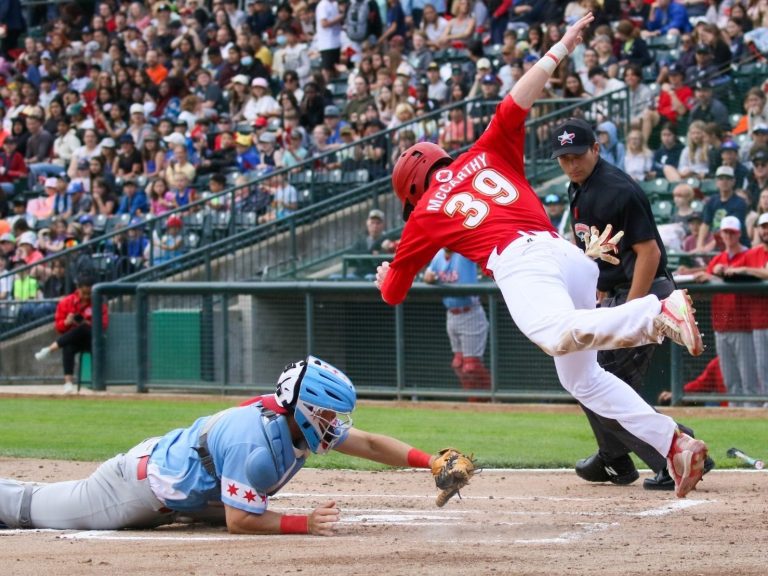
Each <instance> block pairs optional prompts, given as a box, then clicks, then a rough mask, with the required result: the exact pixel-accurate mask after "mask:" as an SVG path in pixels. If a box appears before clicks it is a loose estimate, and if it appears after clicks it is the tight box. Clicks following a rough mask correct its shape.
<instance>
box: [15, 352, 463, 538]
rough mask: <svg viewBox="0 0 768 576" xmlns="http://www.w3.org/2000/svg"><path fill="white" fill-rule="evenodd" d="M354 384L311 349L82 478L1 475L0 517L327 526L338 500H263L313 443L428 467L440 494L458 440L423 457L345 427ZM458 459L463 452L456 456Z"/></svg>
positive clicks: (236, 528) (450, 481) (87, 524)
mask: <svg viewBox="0 0 768 576" xmlns="http://www.w3.org/2000/svg"><path fill="white" fill-rule="evenodd" d="M355 402H356V393H355V388H354V386H353V385H352V382H350V380H349V378H347V377H346V375H344V373H342V372H341V371H340V370H337V369H336V368H334V367H333V366H330V365H329V364H327V363H325V362H323V361H322V360H319V359H318V358H314V357H312V356H309V357H308V358H307V359H306V360H303V361H300V362H296V363H293V364H289V365H288V366H287V367H286V368H285V370H284V371H283V372H282V374H281V375H280V377H279V379H278V384H277V390H276V392H275V394H270V395H267V396H260V397H256V398H253V399H251V400H249V401H248V402H246V403H245V404H244V405H242V406H239V407H234V408H229V409H228V410H223V411H222V412H218V413H216V414H214V415H213V416H208V417H203V418H199V419H198V420H197V421H196V422H195V423H194V424H192V425H191V426H190V427H188V428H181V429H177V430H173V431H171V432H169V433H168V434H166V435H165V436H162V437H158V438H150V439H148V440H145V441H143V442H141V443H140V444H139V445H137V446H135V447H134V448H132V449H131V450H129V451H128V452H127V453H126V454H119V455H117V456H115V457H114V458H112V459H110V460H108V461H107V462H105V463H103V464H102V465H101V466H100V467H99V468H98V469H97V470H96V471H95V472H94V473H93V474H91V476H89V477H88V478H86V479H84V480H75V481H70V482H58V483H55V484H36V483H32V482H18V481H16V480H9V479H0V528H2V527H4V526H3V524H4V525H5V526H7V527H10V528H54V529H77V530H108V529H119V528H151V527H155V526H161V525H164V524H171V523H174V522H176V521H177V519H178V517H182V516H183V517H186V518H192V519H198V520H205V521H208V522H213V523H224V524H226V526H227V529H228V530H229V532H230V533H233V534H316V535H321V536H329V535H332V534H333V533H334V532H335V526H334V525H335V523H336V522H338V520H339V509H338V507H337V506H336V503H335V502H327V503H325V504H323V505H322V506H320V507H319V508H316V509H315V510H313V511H312V512H311V513H310V514H307V515H286V514H278V513H276V512H273V511H271V510H268V509H267V505H268V502H269V496H271V495H273V494H275V493H276V492H278V491H279V490H280V489H281V488H282V487H283V486H284V485H285V484H287V483H288V482H289V481H290V479H291V478H292V477H293V476H294V475H295V474H296V473H297V472H298V471H299V470H300V469H301V467H302V466H303V465H304V463H305V461H306V459H307V457H308V456H309V455H310V454H313V453H314V454H325V453H327V452H328V451H329V450H338V451H339V452H342V453H344V454H349V455H352V456H357V457H359V458H367V459H369V460H373V461H376V462H381V463H383V464H389V465H391V466H411V467H419V468H431V469H432V472H433V474H434V475H435V480H436V483H437V484H438V485H439V488H440V489H441V490H442V492H441V493H440V495H439V496H438V504H439V505H443V504H444V503H445V502H446V501H447V500H448V499H449V498H450V497H451V496H453V495H454V494H456V493H457V492H458V490H459V489H460V488H461V487H462V486H464V485H465V484H466V483H467V482H468V481H469V478H470V477H471V476H472V473H473V472H474V467H473V465H472V460H471V458H466V457H464V456H463V455H461V454H460V453H459V452H457V451H455V450H446V451H443V452H441V453H440V454H439V455H436V456H435V455H433V456H430V455H429V454H426V453H424V452H422V451H420V450H417V449H416V448H412V447H411V446H408V445H407V444H405V443H403V442H401V441H399V440H396V439H395V438H392V437H389V436H384V435H381V434H371V433H369V432H364V431H362V430H359V429H356V428H353V427H352V418H351V413H352V411H353V409H354V407H355ZM464 460H466V461H467V462H468V463H469V464H467V462H464Z"/></svg>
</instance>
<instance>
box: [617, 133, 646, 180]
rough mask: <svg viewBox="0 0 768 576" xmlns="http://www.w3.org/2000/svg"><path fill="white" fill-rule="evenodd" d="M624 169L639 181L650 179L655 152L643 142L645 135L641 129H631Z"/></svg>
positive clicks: (628, 136)
mask: <svg viewBox="0 0 768 576" xmlns="http://www.w3.org/2000/svg"><path fill="white" fill-rule="evenodd" d="M622 169H623V170H624V172H626V173H627V174H629V175H630V176H631V177H632V178H634V179H635V180H637V181H639V182H643V181H645V180H648V179H649V178H650V176H651V173H652V171H653V152H651V151H650V149H649V148H648V147H647V146H646V145H645V144H643V135H642V133H641V132H640V130H631V131H630V132H629V134H628V135H627V150H626V154H625V155H624V166H623V167H622Z"/></svg>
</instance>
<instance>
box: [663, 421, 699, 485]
mask: <svg viewBox="0 0 768 576" xmlns="http://www.w3.org/2000/svg"><path fill="white" fill-rule="evenodd" d="M706 459H707V445H706V444H704V442H702V441H701V440H696V439H695V438H691V437H690V436H688V434H684V433H683V432H680V430H675V435H674V436H673V437H672V445H671V446H670V447H669V454H668V455H667V469H668V470H669V475H670V476H672V478H673V479H674V480H675V496H677V497H678V498H685V496H686V494H688V492H690V491H691V490H693V489H695V488H696V484H698V483H699V480H701V477H702V476H703V475H704V467H705V466H704V463H705V461H706Z"/></svg>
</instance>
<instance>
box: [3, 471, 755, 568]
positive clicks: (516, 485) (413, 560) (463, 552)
mask: <svg viewBox="0 0 768 576" xmlns="http://www.w3.org/2000/svg"><path fill="white" fill-rule="evenodd" d="M95 466H96V465H95V464H93V463H79V462H62V461H50V460H23V461H12V460H8V459H0V476H2V477H14V478H17V479H22V480H38V481H54V480H66V479H73V478H81V477H83V476H85V475H87V474H88V473H90V472H91V471H92V470H93V469H94V468H95ZM767 485H768V474H766V473H761V472H751V473H748V472H735V471H729V472H718V471H714V472H712V473H710V474H709V475H708V476H707V478H706V480H705V482H703V483H702V484H701V485H700V490H698V491H696V492H694V493H692V494H691V495H690V496H689V497H688V498H687V499H685V500H678V499H675V498H674V497H673V496H672V495H671V494H669V493H663V492H662V493H660V492H647V491H644V490H643V489H642V488H641V486H640V483H639V482H638V483H636V485H634V486H630V487H616V486H612V485H588V484H586V483H584V482H581V481H579V480H578V479H576V478H575V477H574V475H573V474H572V473H571V472H563V471H560V472H552V471H532V472H531V471H496V470H486V471H484V472H483V473H482V474H480V475H479V476H477V477H476V478H475V480H474V481H473V483H472V485H471V486H470V487H468V489H466V490H465V494H464V499H463V500H461V501H451V502H449V503H448V505H446V506H445V507H444V508H436V507H435V506H434V487H433V485H432V482H431V477H430V476H429V475H428V473H427V472H425V471H416V472H414V471H392V472H351V471H321V470H311V469H306V470H303V471H302V472H301V473H300V474H299V475H298V476H297V477H296V478H295V479H294V481H292V482H291V484H290V485H289V486H287V487H286V490H285V492H283V493H282V494H280V495H279V496H278V497H275V498H273V499H272V502H271V505H270V507H271V509H273V510H277V511H290V512H294V513H296V512H300V511H306V510H308V509H310V508H312V507H315V506H317V505H319V504H321V503H323V502H326V501H328V500H335V501H336V502H337V503H338V505H339V507H340V508H341V510H342V522H340V523H339V527H338V534H337V535H336V536H335V537H332V538H320V537H312V536H230V535H228V534H227V533H226V532H225V531H224V530H223V529H221V528H211V527H208V526H203V525H192V526H189V525H181V524H177V525H172V526H168V527H165V528H162V529H158V530H151V531H119V532H108V531H104V532H76V531H24V532H22V531H16V530H0V559H1V560H2V563H3V564H2V566H3V569H2V570H3V572H2V573H3V574H13V575H26V574H30V575H40V574H45V575H51V576H53V575H58V574H66V575H68V576H69V575H72V576H75V575H80V574H88V575H93V574H121V575H123V574H163V575H165V576H172V575H177V574H178V575H182V574H184V575H190V574H191V575H208V574H211V575H213V574H216V575H225V574H226V575H230V574H231V575H240V574H242V575H246V574H257V575H260V576H267V575H272V576H275V575H278V574H294V575H295V574H309V575H314V574H323V575H324V574H328V575H331V574H344V575H361V576H362V575H365V576H368V575H376V576H390V575H403V576H405V575H409V576H410V575H416V576H420V575H430V576H431V575H435V576H436V575H446V574H462V575H473V576H474V575H481V574H483V575H485V574H488V575H496V576H499V575H507V574H515V575H525V574H539V575H560V574H563V575H582V574H583V575H585V576H587V575H588V576H595V575H597V574H601V575H602V574H607V575H609V574H616V575H619V574H620V575H622V576H631V575H638V576H651V575H654V574H675V575H683V574H684V575H689V574H690V575H707V576H710V575H712V576H714V575H717V576H724V575H742V574H743V575H747V574H749V575H758V574H759V575H764V574H766V573H768V566H766V563H767V561H768V538H767V536H768V528H766V518H768V499H766V497H765V492H766V486H767Z"/></svg>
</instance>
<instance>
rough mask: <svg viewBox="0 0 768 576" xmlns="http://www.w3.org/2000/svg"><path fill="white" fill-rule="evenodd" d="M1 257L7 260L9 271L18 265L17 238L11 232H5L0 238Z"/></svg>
mask: <svg viewBox="0 0 768 576" xmlns="http://www.w3.org/2000/svg"><path fill="white" fill-rule="evenodd" d="M0 256H4V257H5V258H6V259H7V261H8V262H7V263H6V264H7V266H6V268H7V269H9V270H10V269H11V268H12V267H13V265H14V264H16V237H15V236H14V235H13V234H12V233H11V232H5V233H4V234H3V235H2V236H0Z"/></svg>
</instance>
